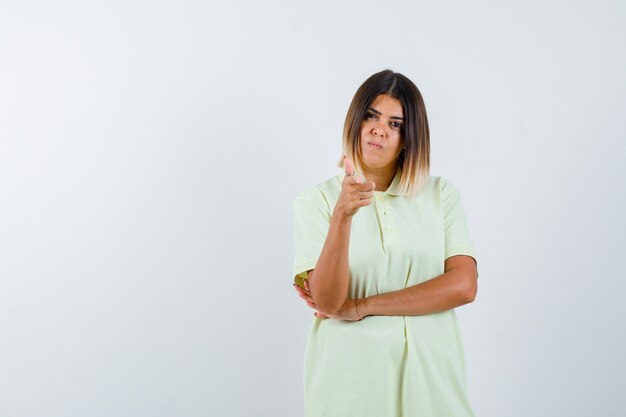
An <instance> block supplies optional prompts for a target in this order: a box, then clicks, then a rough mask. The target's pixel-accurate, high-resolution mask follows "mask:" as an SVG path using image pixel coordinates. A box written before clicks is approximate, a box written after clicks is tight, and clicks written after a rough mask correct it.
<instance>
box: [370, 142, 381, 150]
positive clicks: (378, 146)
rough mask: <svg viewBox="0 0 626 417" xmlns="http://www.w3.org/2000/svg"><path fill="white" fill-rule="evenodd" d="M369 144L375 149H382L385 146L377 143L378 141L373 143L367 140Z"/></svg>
mask: <svg viewBox="0 0 626 417" xmlns="http://www.w3.org/2000/svg"><path fill="white" fill-rule="evenodd" d="M367 144H368V145H370V146H371V147H372V148H374V149H382V148H383V147H382V146H380V145H378V144H376V143H372V142H367Z"/></svg>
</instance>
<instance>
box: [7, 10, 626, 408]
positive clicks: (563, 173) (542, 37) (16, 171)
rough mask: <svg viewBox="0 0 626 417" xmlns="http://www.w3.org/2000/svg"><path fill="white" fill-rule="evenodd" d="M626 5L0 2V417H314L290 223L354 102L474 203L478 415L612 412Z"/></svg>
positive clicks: (305, 312) (622, 199) (468, 326)
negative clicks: (401, 107) (417, 123)
mask: <svg viewBox="0 0 626 417" xmlns="http://www.w3.org/2000/svg"><path fill="white" fill-rule="evenodd" d="M625 20H626V5H625V3H624V2H622V1H618V0H616V1H594V2H592V1H573V2H572V1H568V2H566V1H530V2H529V1H525V2H521V1H520V2H495V1H474V2H463V1H454V2H425V1H418V2H415V1H408V0H407V1H390V2H373V1H356V0H353V1H316V2H295V1H280V2H277V1H274V2H254V1H233V2H228V4H225V3H223V2H214V3H213V2H202V1H195V2H193V1H176V2H174V1H169V2H163V1H156V2H155V1H142V2H140V1H113V2H83V1H81V2H79V1H75V2H43V1H42V2H29V1H25V2H18V1H13V2H3V3H2V5H0V57H1V58H0V60H1V61H0V416H1V417H8V416H10V417H40V416H47V417H61V416H63V417H83V416H91V417H98V416H102V417H105V416H106V417H110V416H120V417H121V416H150V417H158V416H163V417H165V416H167V417H170V416H246V417H248V416H272V417H278V416H285V417H293V416H300V415H303V394H302V367H303V355H304V347H305V342H306V337H307V334H308V330H309V326H310V323H311V320H312V312H311V311H310V310H309V309H308V308H307V307H306V306H305V305H304V303H303V302H302V301H301V300H300V299H299V298H298V297H297V296H296V293H295V291H294V290H293V288H292V286H291V282H292V275H291V274H292V261H293V259H292V257H293V225H292V201H293V198H294V197H295V196H296V195H297V194H298V193H300V192H301V191H302V190H303V189H304V188H306V187H308V186H309V185H311V184H314V183H317V182H319V181H322V180H324V179H326V178H328V177H330V176H332V175H335V174H336V173H338V172H340V171H338V168H337V167H336V166H335V164H336V162H337V160H338V158H339V156H340V151H341V146H340V145H341V130H342V126H343V119H344V117H345V114H346V111H347V108H348V105H349V103H350V100H351V98H352V95H353V94H354V92H355V91H356V89H357V87H358V86H359V85H360V84H361V83H362V82H363V81H364V80H365V79H366V78H367V77H368V76H369V75H371V74H372V73H374V72H377V71H379V70H382V69H385V68H391V69H393V70H395V71H399V72H402V73H403V74H405V75H407V76H408V77H409V78H411V79H412V80H413V81H414V82H415V83H416V84H417V86H418V87H419V88H420V90H421V92H422V94H423V96H424V99H425V102H426V106H427V110H428V115H429V121H430V128H431V146H432V161H431V162H432V168H431V173H432V174H433V175H438V176H444V177H446V178H448V179H449V180H451V181H452V182H453V183H454V184H455V185H456V186H457V187H458V188H459V189H460V190H461V192H462V198H463V203H464V206H465V210H466V214H467V217H468V220H469V226H470V231H471V235H472V238H473V241H474V245H475V247H476V250H477V253H478V266H479V273H480V279H479V293H478V297H477V299H476V301H475V302H474V303H472V304H469V305H466V306H463V307H460V308H458V310H457V313H458V316H459V320H460V322H461V331H462V334H463V338H464V344H465V355H466V363H467V372H468V386H469V394H470V398H471V400H472V403H473V406H474V408H475V411H476V414H477V416H479V417H501V416H508V417H526V416H567V417H576V416H580V417H588V416H591V415H594V416H603V417H609V416H616V417H617V416H620V415H623V413H624V410H625V409H626V397H624V395H623V393H624V389H625V388H626V387H625V375H626V360H625V356H624V352H625V351H626V340H625V339H626V336H625V332H624V330H623V328H624V323H623V320H624V318H625V317H626V307H625V306H624V303H623V298H624V296H623V294H624V292H625V291H626V283H625V282H626V279H625V274H624V268H623V266H622V261H623V258H624V255H625V254H626V237H625V236H626V220H625V219H624V213H626V196H625V193H626V129H625V118H624V115H625V114H626V81H625V80H626V77H624V74H626V56H625V53H624V50H625V49H624V39H626V25H624V21H625Z"/></svg>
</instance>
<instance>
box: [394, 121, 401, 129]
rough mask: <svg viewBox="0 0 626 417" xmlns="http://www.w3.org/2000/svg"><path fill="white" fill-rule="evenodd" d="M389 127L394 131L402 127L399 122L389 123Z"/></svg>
mask: <svg viewBox="0 0 626 417" xmlns="http://www.w3.org/2000/svg"><path fill="white" fill-rule="evenodd" d="M391 126H392V127H394V128H395V129H400V128H401V127H402V123H400V122H391Z"/></svg>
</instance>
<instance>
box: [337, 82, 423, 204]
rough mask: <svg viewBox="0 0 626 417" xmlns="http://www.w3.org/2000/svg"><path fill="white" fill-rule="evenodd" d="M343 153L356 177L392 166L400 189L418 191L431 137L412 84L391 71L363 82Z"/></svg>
mask: <svg viewBox="0 0 626 417" xmlns="http://www.w3.org/2000/svg"><path fill="white" fill-rule="evenodd" d="M343 152H344V154H345V155H346V156H348V157H349V158H350V159H351V160H352V161H354V165H355V169H356V171H357V173H360V174H362V173H363V172H364V169H365V170H368V169H380V168H384V166H385V165H389V164H394V163H395V165H396V166H397V167H398V168H400V169H401V170H402V176H401V178H400V188H401V190H402V191H404V192H406V193H407V194H408V195H409V196H411V195H414V194H415V193H416V192H417V191H419V189H421V188H422V187H423V185H424V184H425V182H426V180H427V179H428V176H429V171H430V136H429V130H428V118H427V117H426V108H425V106H424V100H423V99H422V95H421V93H420V92H419V90H418V89H417V87H416V86H415V84H413V82H411V80H409V79H408V78H407V77H405V76H404V75H402V74H400V73H397V72H393V71H391V70H385V71H381V72H379V73H376V74H374V75H372V76H371V77H369V78H368V79H367V80H365V82H364V83H363V85H361V87H359V89H358V90H357V92H356V94H355V95H354V98H353V99H352V103H351V104H350V108H349V109H348V114H347V115H346V121H345V125H344V131H343ZM341 163H342V161H340V165H341Z"/></svg>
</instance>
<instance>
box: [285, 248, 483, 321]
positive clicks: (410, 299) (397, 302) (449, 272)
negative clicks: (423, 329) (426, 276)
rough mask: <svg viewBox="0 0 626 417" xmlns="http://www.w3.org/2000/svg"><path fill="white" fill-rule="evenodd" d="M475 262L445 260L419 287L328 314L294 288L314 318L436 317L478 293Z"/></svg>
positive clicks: (467, 258) (354, 303) (464, 258)
mask: <svg viewBox="0 0 626 417" xmlns="http://www.w3.org/2000/svg"><path fill="white" fill-rule="evenodd" d="M477 278H478V272H477V270H476V261H475V260H474V258H472V257H471V256H466V255H457V256H451V257H450V258H448V259H446V261H445V266H444V273H443V274H441V275H439V276H437V277H435V278H433V279H431V280H429V281H426V282H423V283H421V284H417V285H413V286H411V287H407V288H404V289H402V290H398V291H391V292H388V293H385V294H379V295H374V296H371V297H367V298H362V299H358V300H354V299H346V300H345V301H344V303H343V305H342V306H341V307H340V308H339V309H338V310H336V311H335V312H334V313H332V314H328V313H324V310H323V309H320V308H318V306H317V304H316V303H315V301H314V299H313V298H312V297H311V294H310V292H308V291H306V289H302V288H300V287H296V290H297V291H298V293H299V294H300V297H302V299H304V301H305V302H306V303H307V304H308V305H309V307H311V308H314V309H316V310H319V311H320V312H322V313H321V314H320V313H318V314H316V315H317V316H318V317H322V318H325V317H330V318H336V319H342V320H359V319H361V318H363V317H365V316H372V315H379V316H416V315H421V314H430V313H436V312H440V311H444V310H449V309H451V308H455V307H459V306H462V305H464V304H467V303H471V302H472V301H474V299H475V298H476V293H477V289H478V283H477Z"/></svg>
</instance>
